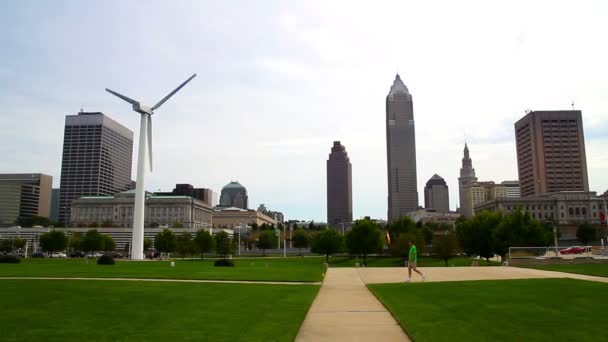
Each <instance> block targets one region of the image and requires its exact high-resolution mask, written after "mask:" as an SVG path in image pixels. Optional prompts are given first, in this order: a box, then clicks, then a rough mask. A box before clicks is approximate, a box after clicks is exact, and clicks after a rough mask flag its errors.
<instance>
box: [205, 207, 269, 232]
mask: <svg viewBox="0 0 608 342" xmlns="http://www.w3.org/2000/svg"><path fill="white" fill-rule="evenodd" d="M254 223H256V224H257V225H258V226H259V225H262V224H264V223H266V224H267V225H274V226H277V225H278V223H279V222H277V221H276V220H275V219H273V218H272V217H270V216H267V215H265V214H263V213H262V212H259V211H257V210H251V209H241V208H236V207H230V208H222V207H216V208H215V210H214V211H213V228H226V229H234V227H238V226H240V225H242V224H247V225H252V224H254Z"/></svg>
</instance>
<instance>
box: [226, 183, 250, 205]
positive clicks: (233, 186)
mask: <svg viewBox="0 0 608 342" xmlns="http://www.w3.org/2000/svg"><path fill="white" fill-rule="evenodd" d="M219 206H220V207H225V208H229V207H236V208H241V209H248V208H249V198H248V196H247V189H246V188H245V187H244V186H242V185H241V184H240V183H239V182H230V183H228V184H226V186H224V187H223V188H222V194H221V195H220V204H219Z"/></svg>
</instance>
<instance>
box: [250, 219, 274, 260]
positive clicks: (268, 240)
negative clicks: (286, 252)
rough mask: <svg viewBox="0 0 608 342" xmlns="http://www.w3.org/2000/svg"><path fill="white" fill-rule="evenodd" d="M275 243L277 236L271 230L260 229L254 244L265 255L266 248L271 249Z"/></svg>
mask: <svg viewBox="0 0 608 342" xmlns="http://www.w3.org/2000/svg"><path fill="white" fill-rule="evenodd" d="M262 226H263V225H262ZM277 243H278V242H277V236H276V233H275V232H274V231H273V230H264V229H262V232H261V233H260V236H259V237H258V241H256V242H255V246H256V247H257V248H259V249H261V250H262V255H266V250H267V249H272V248H273V247H274V246H276V245H277Z"/></svg>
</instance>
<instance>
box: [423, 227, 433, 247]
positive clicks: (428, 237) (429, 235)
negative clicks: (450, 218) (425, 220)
mask: <svg viewBox="0 0 608 342" xmlns="http://www.w3.org/2000/svg"><path fill="white" fill-rule="evenodd" d="M421 232H422V236H423V237H424V242H425V244H429V243H431V242H432V241H433V230H431V228H430V227H429V226H428V225H424V226H423V227H422V229H421Z"/></svg>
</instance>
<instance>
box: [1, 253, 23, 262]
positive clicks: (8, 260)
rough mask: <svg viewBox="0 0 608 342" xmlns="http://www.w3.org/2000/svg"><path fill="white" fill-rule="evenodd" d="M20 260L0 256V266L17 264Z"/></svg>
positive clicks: (9, 256)
mask: <svg viewBox="0 0 608 342" xmlns="http://www.w3.org/2000/svg"><path fill="white" fill-rule="evenodd" d="M20 262H21V259H20V258H19V257H17V256H14V255H0V264H18V263H20Z"/></svg>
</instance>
